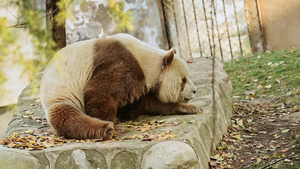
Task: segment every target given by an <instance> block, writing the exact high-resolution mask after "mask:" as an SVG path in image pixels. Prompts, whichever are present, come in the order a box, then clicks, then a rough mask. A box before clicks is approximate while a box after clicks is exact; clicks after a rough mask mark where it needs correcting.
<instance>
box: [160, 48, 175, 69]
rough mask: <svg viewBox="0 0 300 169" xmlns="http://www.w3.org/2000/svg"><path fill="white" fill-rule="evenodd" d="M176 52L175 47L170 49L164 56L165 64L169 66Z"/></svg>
mask: <svg viewBox="0 0 300 169" xmlns="http://www.w3.org/2000/svg"><path fill="white" fill-rule="evenodd" d="M174 53H175V49H174V50H173V48H172V49H170V50H169V51H168V53H167V54H165V55H164V58H163V61H164V66H167V65H168V64H170V63H171V62H172V60H173V58H174Z"/></svg>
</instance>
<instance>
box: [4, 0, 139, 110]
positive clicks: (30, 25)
mask: <svg viewBox="0 0 300 169" xmlns="http://www.w3.org/2000/svg"><path fill="white" fill-rule="evenodd" d="M37 2H38V1H36V0H23V1H19V0H15V1H11V0H0V5H1V6H0V84H1V85H0V97H1V98H5V95H6V94H7V93H9V92H11V91H9V90H8V89H7V88H8V87H7V85H3V84H4V83H5V82H6V81H7V80H8V76H10V77H11V75H8V71H7V69H10V70H9V71H11V70H13V69H15V68H14V67H15V66H18V69H21V70H22V75H21V76H22V77H24V78H27V79H28V80H27V81H30V80H32V79H33V77H34V75H36V74H37V73H38V72H41V71H42V69H43V68H44V67H45V66H46V64H47V62H48V61H49V60H50V59H51V58H52V57H53V55H54V54H55V53H56V52H57V51H58V50H59V49H61V48H63V47H64V46H66V29H65V23H66V19H70V20H72V19H74V16H73V14H74V13H73V9H74V6H75V4H82V2H86V0H44V2H38V3H37ZM105 2H106V3H107V8H108V11H109V14H110V16H111V17H112V18H113V19H114V20H115V22H116V23H117V26H116V31H117V32H129V31H132V30H134V26H133V20H132V17H131V15H132V14H131V11H130V10H127V11H124V0H117V1H116V0H106V1H105ZM41 5H42V7H41ZM24 34H26V35H24ZM28 51H30V52H28ZM7 63H10V65H8V64H7ZM12 76H14V75H12ZM9 87H10V86H9ZM20 90H22V89H20ZM0 102H2V100H1V99H0ZM0 106H3V104H1V103H0Z"/></svg>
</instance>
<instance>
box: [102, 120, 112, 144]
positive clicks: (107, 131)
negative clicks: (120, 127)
mask: <svg viewBox="0 0 300 169" xmlns="http://www.w3.org/2000/svg"><path fill="white" fill-rule="evenodd" d="M103 129H104V132H103V139H104V140H109V139H112V137H113V135H114V131H115V130H114V123H113V122H108V123H107V124H106V125H104V126H103Z"/></svg>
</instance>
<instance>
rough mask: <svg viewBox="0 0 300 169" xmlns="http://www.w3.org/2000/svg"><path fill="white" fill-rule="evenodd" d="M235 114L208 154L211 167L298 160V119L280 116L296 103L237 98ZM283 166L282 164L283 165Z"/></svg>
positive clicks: (276, 165) (286, 163) (279, 164)
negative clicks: (213, 150)
mask: <svg viewBox="0 0 300 169" xmlns="http://www.w3.org/2000/svg"><path fill="white" fill-rule="evenodd" d="M234 111H235V114H234V117H233V119H232V125H231V127H228V134H227V135H225V136H224V137H223V139H222V141H221V143H220V145H219V146H218V147H217V150H216V151H215V156H213V157H211V161H210V166H211V168H215V169H217V168H282V166H293V165H295V164H300V141H299V140H300V138H299V137H300V136H299V133H300V131H299V130H300V128H299V126H300V123H299V120H298V121H294V122H291V121H288V120H284V119H283V117H286V116H288V115H291V114H293V113H295V112H299V107H297V106H289V105H285V104H283V105H269V104H264V103H251V102H242V101H241V102H236V103H235V104H234ZM284 168H285V167H284Z"/></svg>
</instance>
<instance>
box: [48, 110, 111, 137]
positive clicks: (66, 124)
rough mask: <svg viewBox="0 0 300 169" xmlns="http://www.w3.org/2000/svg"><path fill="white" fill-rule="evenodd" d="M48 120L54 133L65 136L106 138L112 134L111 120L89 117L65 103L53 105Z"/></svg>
mask: <svg viewBox="0 0 300 169" xmlns="http://www.w3.org/2000/svg"><path fill="white" fill-rule="evenodd" d="M49 121H50V124H51V126H52V128H53V129H54V130H55V132H56V134H58V135H59V136H64V137H65V138H75V139H103V140H108V139H111V138H112V137H113V134H114V123H113V122H110V121H104V120H100V119H97V118H93V117H90V116H88V115H86V114H84V113H83V112H81V111H80V110H78V109H76V108H74V107H72V106H70V105H66V104H58V105H55V106H53V107H52V108H51V109H50V111H49Z"/></svg>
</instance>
